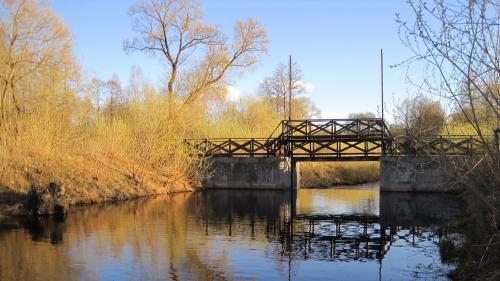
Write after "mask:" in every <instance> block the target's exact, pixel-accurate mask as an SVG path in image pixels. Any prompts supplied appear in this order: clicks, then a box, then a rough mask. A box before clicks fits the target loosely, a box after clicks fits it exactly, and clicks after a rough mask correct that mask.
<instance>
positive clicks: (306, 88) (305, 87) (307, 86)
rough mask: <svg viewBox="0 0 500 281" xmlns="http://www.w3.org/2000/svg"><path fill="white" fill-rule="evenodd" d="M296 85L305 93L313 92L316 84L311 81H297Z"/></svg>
mask: <svg viewBox="0 0 500 281" xmlns="http://www.w3.org/2000/svg"><path fill="white" fill-rule="evenodd" d="M295 86H297V87H299V89H301V90H302V91H303V92H304V93H311V92H312V91H314V86H313V84H311V82H304V81H297V82H295Z"/></svg>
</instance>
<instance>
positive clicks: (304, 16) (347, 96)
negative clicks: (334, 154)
mask: <svg viewBox="0 0 500 281" xmlns="http://www.w3.org/2000/svg"><path fill="white" fill-rule="evenodd" d="M200 2H201V3H202V5H203V10H204V14H205V21H206V22H207V23H211V24H215V25H217V26H218V27H220V28H221V29H222V30H223V31H225V32H226V34H228V35H231V34H232V30H233V25H234V23H235V22H236V21H237V20H238V19H246V18H248V17H253V18H255V19H257V20H259V21H260V22H261V23H262V25H263V26H264V27H265V28H266V29H267V31H268V33H269V38H270V45H269V53H268V54H267V55H266V56H264V57H262V59H261V61H260V62H259V64H258V66H257V67H256V68H255V69H254V70H253V71H250V72H245V73H244V74H243V75H241V76H238V77H234V78H233V79H232V83H233V85H234V86H235V87H236V88H237V89H239V90H240V91H241V92H242V94H243V95H251V94H253V93H255V92H256V90H257V88H258V85H259V83H260V81H262V80H263V79H264V78H265V77H266V76H269V75H271V74H272V72H273V69H274V68H275V67H276V65H277V64H278V63H279V62H286V61H287V59H288V55H292V56H293V57H294V59H295V60H297V61H298V63H299V65H300V66H301V68H302V71H303V73H304V81H305V82H308V83H311V84H312V85H313V91H312V92H311V93H310V94H309V95H310V97H311V99H312V100H313V101H314V103H315V104H316V105H317V106H318V107H319V108H320V110H321V112H322V117H324V118H341V117H346V116H347V115H348V114H349V113H350V112H364V111H372V112H376V110H377V105H380V64H379V62H380V57H379V53H380V48H383V49H384V60H385V65H386V68H385V94H386V95H385V96H386V107H388V108H389V110H390V108H391V107H392V104H393V100H394V99H396V100H397V99H402V98H404V97H405V96H406V95H407V92H408V90H407V86H406V82H405V77H406V75H407V67H405V66H403V67H400V68H395V69H390V68H389V67H388V66H389V64H396V63H399V62H401V61H402V60H404V59H406V58H408V57H409V56H410V53H409V51H408V50H407V49H406V48H405V47H404V46H403V45H402V44H401V42H400V41H399V38H398V35H397V30H398V25H397V23H396V22H395V14H396V13H397V12H398V13H400V14H402V15H403V16H406V17H408V16H409V15H410V14H409V10H408V7H407V4H406V3H405V1H394V0H390V1H389V0H378V1H368V0H366V1H347V0H345V1H340V0H339V1H334V0H274V1H270V0H248V1H243V0H202V1H200ZM132 3H133V1H132V0H106V1H102V0H101V1H97V0H85V1H67V0H53V1H52V7H53V9H54V10H55V11H56V12H57V13H58V14H59V15H60V16H62V18H63V19H64V21H65V22H66V24H68V25H69V26H70V28H71V30H72V32H73V36H74V43H75V55H76V57H77V58H78V60H79V61H80V63H81V64H82V66H83V68H84V70H85V71H86V72H94V73H96V74H98V75H99V76H101V77H102V78H103V79H109V78H111V76H112V75H113V73H116V74H118V76H119V77H120V78H121V80H122V81H123V82H124V83H125V82H126V81H127V80H128V77H129V73H130V69H131V67H132V66H133V65H139V66H140V67H141V68H142V71H143V73H144V75H145V76H146V77H147V79H148V80H149V81H151V82H153V83H156V84H157V85H159V83H160V82H161V81H162V75H163V74H164V73H165V67H164V65H163V64H162V62H161V60H160V58H155V57H150V56H147V55H143V54H140V53H132V54H126V53H125V52H124V51H123V48H122V46H123V40H124V39H127V38H131V37H133V33H132V29H131V18H130V17H129V15H128V10H129V7H130V5H131V4H132ZM410 75H417V74H416V73H410Z"/></svg>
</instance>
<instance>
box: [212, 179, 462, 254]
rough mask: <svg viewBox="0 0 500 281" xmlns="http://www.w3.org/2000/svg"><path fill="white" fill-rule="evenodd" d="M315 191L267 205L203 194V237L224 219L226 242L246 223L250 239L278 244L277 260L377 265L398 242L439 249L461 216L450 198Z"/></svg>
mask: <svg viewBox="0 0 500 281" xmlns="http://www.w3.org/2000/svg"><path fill="white" fill-rule="evenodd" d="M316 191H317V192H315V193H311V192H309V190H299V191H298V194H290V193H283V192H272V191H271V192H265V193H266V194H267V195H268V196H266V199H265V200H252V199H250V200H249V198H253V196H252V195H254V194H255V193H257V192H254V191H243V192H242V193H239V194H236V193H235V192H231V191H224V190H218V191H210V192H207V193H206V194H203V197H204V200H205V204H206V209H208V210H212V212H211V213H209V214H208V215H207V217H205V229H206V234H207V235H208V234H210V232H211V227H214V225H213V224H210V223H209V222H210V221H211V222H213V221H216V219H215V218H220V217H223V216H227V220H225V221H223V222H222V224H224V225H226V227H227V235H229V236H231V235H234V229H233V225H234V224H239V223H241V220H243V221H245V220H247V222H246V223H247V224H249V226H250V227H249V229H248V230H247V231H248V233H247V235H250V236H254V235H255V232H256V229H257V228H258V229H259V230H261V231H264V233H265V236H266V237H267V238H269V239H271V240H276V241H279V246H280V248H279V249H277V252H278V253H280V254H281V255H290V256H292V257H293V258H296V259H315V260H338V261H349V260H358V261H367V260H376V259H377V260H381V259H383V258H384V255H385V254H386V253H387V252H388V251H390V249H391V246H392V244H393V242H394V241H396V240H399V241H405V242H407V243H408V244H409V245H412V246H418V244H419V242H421V241H423V240H429V239H432V238H437V241H438V243H439V241H440V240H441V239H443V238H447V237H449V236H450V235H451V236H454V235H457V234H458V230H457V225H458V224H459V218H460V212H459V207H458V204H457V201H456V200H455V199H453V196H452V195H450V194H436V193H418V194H409V193H393V192H389V193H382V194H380V195H379V192H378V190H376V189H371V188H368V189H354V190H353V189H338V190H335V191H334V192H333V194H335V196H331V195H332V192H331V191H332V190H316ZM329 191H330V192H329ZM301 193H303V195H304V197H306V198H305V199H301V196H302V194H301ZM322 193H323V194H322ZM329 195H330V196H329ZM309 196H317V197H319V198H307V197H309ZM321 197H323V198H321ZM339 197H340V198H339ZM221 198H225V200H222V201H221V200H220V199H221ZM297 198H298V199H297ZM212 199H215V200H212ZM339 199H340V200H339ZM322 201H323V202H322ZM329 201H330V202H329ZM336 201H341V202H342V203H343V204H338V202H337V204H335V202H336ZM292 202H293V203H292ZM313 202H314V203H315V204H313ZM318 203H319V204H318ZM328 203H333V204H331V205H330V210H326V209H325V206H324V204H328ZM379 204H380V205H379ZM343 205H348V206H349V207H350V212H345V211H346V209H348V208H349V207H347V208H346V206H343ZM250 206H252V207H250ZM303 211H306V212H305V213H303ZM353 211H354V212H353ZM261 219H263V220H261ZM235 220H237V221H238V223H235ZM219 226H220V225H219ZM219 230H220V228H219ZM241 234H242V233H239V235H241Z"/></svg>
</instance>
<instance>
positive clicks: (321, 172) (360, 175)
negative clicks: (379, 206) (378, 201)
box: [300, 162, 380, 188]
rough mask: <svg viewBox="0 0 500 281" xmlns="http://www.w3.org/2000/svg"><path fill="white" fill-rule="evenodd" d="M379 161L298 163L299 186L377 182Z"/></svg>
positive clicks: (312, 186) (313, 186) (322, 186)
mask: <svg viewBox="0 0 500 281" xmlns="http://www.w3.org/2000/svg"><path fill="white" fill-rule="evenodd" d="M379 179H380V163H379V162H331V163H323V162H303V163H300V187H301V188H326V187H331V186H335V185H356V184H365V183H371V182H377V181H379Z"/></svg>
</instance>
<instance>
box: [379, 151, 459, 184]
mask: <svg viewBox="0 0 500 281" xmlns="http://www.w3.org/2000/svg"><path fill="white" fill-rule="evenodd" d="M447 165H448V163H447V160H446V159H445V157H441V156H427V155H417V156H411V155H408V156H383V157H381V159H380V191H407V192H447V191H451V184H450V175H449V173H448V171H447Z"/></svg>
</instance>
